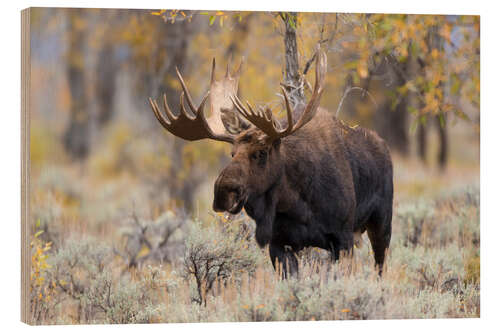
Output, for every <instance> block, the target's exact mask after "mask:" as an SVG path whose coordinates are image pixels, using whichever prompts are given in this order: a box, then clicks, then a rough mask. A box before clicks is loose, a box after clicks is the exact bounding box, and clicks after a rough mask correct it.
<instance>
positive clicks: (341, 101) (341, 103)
mask: <svg viewBox="0 0 500 333" xmlns="http://www.w3.org/2000/svg"><path fill="white" fill-rule="evenodd" d="M353 90H361V92H362V93H363V98H364V97H365V95H366V94H367V95H368V97H370V100H371V101H372V103H373V104H374V105H375V108H378V105H377V102H376V101H375V98H373V96H372V94H370V92H369V91H368V90H366V89H363V88H361V87H349V88H348V89H347V90H346V91H345V92H344V95H343V96H342V99H341V100H340V103H339V106H338V107H337V112H336V113H335V117H336V118H338V117H339V113H340V109H341V108H342V105H343V104H344V99H345V98H346V96H347V95H348V94H349V93H350V92H351V91H353Z"/></svg>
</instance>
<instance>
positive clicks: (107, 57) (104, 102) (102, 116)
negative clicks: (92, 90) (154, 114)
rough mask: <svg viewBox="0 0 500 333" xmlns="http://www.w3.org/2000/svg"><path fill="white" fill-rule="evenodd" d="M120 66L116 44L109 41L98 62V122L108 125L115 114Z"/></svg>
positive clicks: (100, 124)
mask: <svg viewBox="0 0 500 333" xmlns="http://www.w3.org/2000/svg"><path fill="white" fill-rule="evenodd" d="M117 73H118V66H117V63H116V60H115V57H114V44H113V43H112V41H107V42H106V43H105V44H104V45H103V47H102V49H101V50H100V52H99V59H98V63H97V75H96V77H97V82H96V98H97V122H98V125H99V126H101V127H102V126H104V125H106V124H107V123H108V122H109V120H110V119H111V118H112V116H113V105H114V97H115V90H116V74H117Z"/></svg>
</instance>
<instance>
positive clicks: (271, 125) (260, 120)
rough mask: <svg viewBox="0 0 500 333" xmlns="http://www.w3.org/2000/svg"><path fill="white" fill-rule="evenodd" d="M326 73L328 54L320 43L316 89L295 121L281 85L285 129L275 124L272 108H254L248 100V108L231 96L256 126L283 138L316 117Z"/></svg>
mask: <svg viewBox="0 0 500 333" xmlns="http://www.w3.org/2000/svg"><path fill="white" fill-rule="evenodd" d="M325 73H326V54H325V53H324V52H321V50H320V48H319V45H318V46H317V48H316V79H315V83H314V90H313V93H312V96H311V99H310V101H309V103H307V105H306V107H305V109H304V112H303V113H302V115H301V116H300V118H299V120H298V121H297V122H296V123H295V124H294V123H293V110H292V107H291V105H290V98H289V96H288V93H287V92H286V90H285V88H283V87H281V91H282V93H283V98H284V100H285V107H286V113H287V125H286V127H285V128H284V129H282V130H281V129H277V128H276V126H275V123H276V122H275V119H274V117H273V114H272V112H271V111H270V110H262V109H259V110H257V112H256V111H254V110H253V108H252V106H251V105H250V103H249V102H248V101H247V106H248V109H247V108H245V107H244V106H243V103H242V102H241V101H240V99H239V98H238V96H236V95H233V96H231V101H232V102H233V104H234V106H235V108H236V109H237V110H238V112H239V113H240V114H241V115H242V116H243V117H245V118H246V119H247V120H248V121H250V122H251V123H252V124H253V125H254V126H256V127H257V128H259V129H260V130H261V131H263V132H264V133H266V134H267V135H268V136H270V137H272V138H282V137H285V136H288V135H290V134H292V133H294V132H295V131H297V130H298V129H300V128H301V127H302V126H304V125H305V124H307V123H308V122H309V121H311V119H312V118H313V117H314V115H315V114H316V112H317V110H318V106H319V101H320V98H321V95H322V93H323V87H324V84H325Z"/></svg>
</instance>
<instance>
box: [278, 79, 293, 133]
mask: <svg viewBox="0 0 500 333" xmlns="http://www.w3.org/2000/svg"><path fill="white" fill-rule="evenodd" d="M280 88H281V91H282V92H283V98H284V99H285V106H286V115H287V127H286V130H285V132H286V133H287V134H289V133H291V131H292V128H293V112H292V107H291V106H290V99H289V97H288V93H287V92H286V89H285V88H283V87H280Z"/></svg>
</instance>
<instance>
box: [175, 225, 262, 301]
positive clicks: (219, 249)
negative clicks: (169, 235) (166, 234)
mask: <svg viewBox="0 0 500 333" xmlns="http://www.w3.org/2000/svg"><path fill="white" fill-rule="evenodd" d="M235 222H236V221H225V222H224V221H223V220H222V219H216V220H215V223H214V224H213V225H210V226H208V227H202V225H201V222H200V221H198V222H195V224H194V225H193V226H192V228H191V230H190V232H189V234H188V237H187V238H186V250H185V255H184V271H185V276H186V278H187V279H194V282H195V286H196V293H195V296H194V297H193V300H194V301H195V302H197V303H199V304H202V303H204V304H205V305H206V302H207V294H208V293H209V292H210V291H211V290H212V288H213V287H214V284H215V283H217V284H219V286H220V285H221V284H223V283H225V282H226V281H227V280H229V279H233V280H234V279H238V278H239V277H240V276H241V275H242V273H252V272H253V271H254V270H255V268H256V264H257V260H258V254H257V253H256V251H255V250H253V251H252V249H251V248H252V247H255V245H252V243H251V241H249V237H248V236H249V234H248V229H246V228H242V227H240V226H239V225H238V224H237V223H235Z"/></svg>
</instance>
